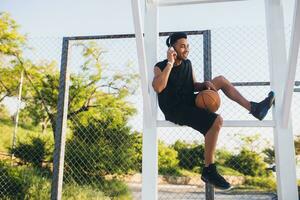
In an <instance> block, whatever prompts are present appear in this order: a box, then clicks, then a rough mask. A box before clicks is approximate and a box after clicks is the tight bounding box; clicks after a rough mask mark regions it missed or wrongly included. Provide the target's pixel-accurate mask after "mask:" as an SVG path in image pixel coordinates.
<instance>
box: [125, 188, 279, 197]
mask: <svg viewBox="0 0 300 200" xmlns="http://www.w3.org/2000/svg"><path fill="white" fill-rule="evenodd" d="M129 187H130V189H131V191H132V194H133V197H134V199H135V200H140V199H141V185H140V184H129ZM158 199H159V200H190V199H194V200H205V193H204V191H203V189H201V188H198V187H196V186H187V185H160V186H159V187H158ZM273 199H274V194H270V193H264V194H262V193H236V192H234V193H233V192H226V193H224V192H220V191H216V193H215V200H273Z"/></svg>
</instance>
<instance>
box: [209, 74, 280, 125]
mask: <svg viewBox="0 0 300 200" xmlns="http://www.w3.org/2000/svg"><path fill="white" fill-rule="evenodd" d="M211 82H212V83H213V84H214V86H215V88H216V89H217V90H219V89H221V90H222V91H223V92H224V94H225V95H226V96H227V97H228V98H230V99H231V100H233V101H235V102H237V103H238V104H240V105H241V106H243V107H244V108H246V109H247V110H248V111H250V113H251V114H252V115H253V116H254V117H255V118H257V119H259V120H263V119H264V117H265V116H266V115H267V113H268V111H269V109H270V108H271V106H272V105H273V103H274V101H275V97H274V92H272V91H271V92H269V94H268V96H267V97H266V98H265V99H264V100H262V101H261V102H259V103H256V102H252V101H251V102H249V101H248V100H247V99H246V98H244V97H243V96H242V95H241V94H240V92H239V91H238V90H237V89H236V88H235V87H234V86H233V85H232V84H231V83H230V82H229V81H228V80H227V79H226V78H225V77H223V76H217V77H216V78H214V79H213V80H212V81H211Z"/></svg>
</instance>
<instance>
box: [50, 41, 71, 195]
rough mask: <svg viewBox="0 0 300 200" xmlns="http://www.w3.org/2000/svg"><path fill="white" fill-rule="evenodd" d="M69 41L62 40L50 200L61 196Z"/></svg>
mask: <svg viewBox="0 0 300 200" xmlns="http://www.w3.org/2000/svg"><path fill="white" fill-rule="evenodd" d="M68 47H69V39H68V38H65V37H64V38H63V45H62V55H61V68H60V78H59V95H58V103H57V121H56V128H55V134H54V135H55V138H54V139H55V149H54V155H53V177H52V187H51V200H60V199H61V196H62V184H63V170H64V157H65V141H66V130H67V114H68V101H69V70H68V67H67V63H68Z"/></svg>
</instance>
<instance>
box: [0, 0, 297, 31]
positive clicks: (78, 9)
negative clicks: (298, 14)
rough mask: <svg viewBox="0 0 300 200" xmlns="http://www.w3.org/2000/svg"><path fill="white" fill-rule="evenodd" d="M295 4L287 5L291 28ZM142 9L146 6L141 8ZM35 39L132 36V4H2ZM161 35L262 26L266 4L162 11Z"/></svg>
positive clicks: (117, 0)
mask: <svg viewBox="0 0 300 200" xmlns="http://www.w3.org/2000/svg"><path fill="white" fill-rule="evenodd" d="M293 2H294V0H283V6H284V12H285V18H286V23H291V17H292V8H293ZM141 5H142V7H144V2H143V1H142V2H141ZM0 11H7V12H9V13H11V15H12V17H13V18H14V19H15V20H16V21H17V22H18V23H19V24H20V25H21V32H22V33H27V34H29V35H30V36H31V37H37V36H38V37H48V36H73V35H101V34H121V33H133V31H134V29H133V21H132V12H131V1H130V0H109V1H108V0H76V1H74V0H73V1H72V0H51V1H50V0H48V1H47V0H26V1H24V0H0ZM159 15H160V18H159V29H160V31H173V30H191V29H192V30H203V29H207V28H212V27H214V28H215V27H227V26H241V25H242V26H245V25H264V24H265V15H264V0H249V1H241V2H226V3H217V4H216V3H214V4H201V5H188V6H173V7H162V8H160V10H159Z"/></svg>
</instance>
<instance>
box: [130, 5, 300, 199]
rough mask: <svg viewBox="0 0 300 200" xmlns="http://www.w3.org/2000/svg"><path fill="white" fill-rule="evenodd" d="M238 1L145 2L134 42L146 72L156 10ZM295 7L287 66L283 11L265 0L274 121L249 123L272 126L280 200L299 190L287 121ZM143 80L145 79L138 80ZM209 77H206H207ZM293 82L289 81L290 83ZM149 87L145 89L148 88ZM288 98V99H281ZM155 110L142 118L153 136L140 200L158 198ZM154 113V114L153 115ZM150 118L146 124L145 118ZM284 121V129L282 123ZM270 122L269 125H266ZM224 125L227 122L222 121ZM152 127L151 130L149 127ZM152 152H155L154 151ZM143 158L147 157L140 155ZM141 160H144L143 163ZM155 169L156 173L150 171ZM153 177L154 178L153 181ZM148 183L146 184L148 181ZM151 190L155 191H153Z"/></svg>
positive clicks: (153, 54) (153, 52)
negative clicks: (137, 36)
mask: <svg viewBox="0 0 300 200" xmlns="http://www.w3.org/2000/svg"><path fill="white" fill-rule="evenodd" d="M229 1H238V0H146V8H145V24H146V26H145V38H144V39H143V38H140V39H139V40H137V46H142V45H143V44H144V42H145V49H146V51H145V49H142V50H143V51H144V52H143V53H145V55H146V57H144V58H142V59H147V62H146V63H147V64H148V67H147V66H144V67H145V70H146V69H147V70H148V71H149V68H150V66H152V65H153V63H156V61H157V36H158V28H157V27H158V15H159V13H158V7H159V6H173V5H187V4H201V3H219V2H229ZM296 2H297V3H295V6H294V13H295V15H294V24H293V33H292V40H291V48H290V57H289V65H288V64H287V63H288V62H287V55H286V50H285V35H284V19H283V8H282V4H281V0H265V10H266V25H267V40H268V51H269V54H268V55H269V65H270V66H269V67H270V75H271V83H270V84H271V88H272V89H273V90H274V91H275V94H276V96H275V98H276V106H275V108H273V118H274V121H271V122H258V121H255V122H250V123H251V124H244V125H248V126H250V125H252V126H263V125H266V126H267V125H268V126H272V127H274V140H275V142H274V143H275V155H276V166H277V171H276V172H277V192H278V197H279V199H280V200H286V199H291V200H292V199H297V198H298V190H297V182H296V168H295V163H296V162H295V149H294V145H293V132H292V125H291V120H289V112H290V111H289V109H290V105H291V93H292V91H293V87H292V86H293V82H294V80H295V76H294V75H295V73H293V72H294V71H295V68H296V64H295V59H296V58H297V56H298V55H297V53H298V52H297V50H295V49H297V48H299V40H300V39H299V33H298V31H300V27H299V26H300V25H299V24H300V22H299V18H300V17H299V9H300V8H299V4H298V0H296ZM140 10H141V9H140V5H139V1H138V0H132V11H133V16H134V23H135V27H136V30H137V28H138V29H139V30H140V33H136V34H140V35H141V32H142V29H143V28H142V27H143V26H142V23H141V19H136V17H140V16H141V14H140V12H141V11H140ZM148 73H149V74H148V78H149V79H150V78H151V77H150V76H151V74H152V75H153V73H151V72H148ZM141 78H146V77H141ZM208 78H209V77H208ZM149 79H148V80H147V79H146V82H148V84H149V85H150V82H149V81H150V80H152V79H150V80H149ZM290 79H292V80H290ZM282 83H285V85H284V84H282ZM149 85H148V86H147V87H148V88H149ZM149 92H150V101H151V102H152V104H154V103H155V104H156V99H155V94H154V91H153V90H152V91H151V90H150V91H149ZM284 94H285V95H287V98H284V97H285V96H284ZM156 109H157V106H155V105H154V106H153V109H152V111H153V112H152V116H150V117H149V116H145V115H144V125H145V126H144V132H146V135H148V134H152V135H153V137H151V138H149V140H147V141H146V140H144V142H146V143H144V144H143V145H144V146H143V149H145V150H143V151H145V152H148V153H149V151H150V152H151V151H152V152H151V153H149V154H147V155H148V156H149V158H148V157H143V158H144V159H143V165H144V164H145V163H146V162H147V160H151V161H152V162H151V163H149V162H148V164H149V166H147V167H145V168H144V167H143V189H142V199H143V200H145V199H149V200H150V199H151V200H152V199H157V186H156V182H157V179H156V177H157V158H156V159H155V158H153V157H154V156H157V155H155V154H156V153H157V141H156V134H157V133H156V127H157V125H158V124H161V123H157V122H155V120H156V117H155V116H156ZM283 113H284V117H283V116H282V114H283ZM153 114H154V115H153ZM147 118H148V119H149V121H148V123H147V121H146V119H147ZM282 122H284V123H285V122H287V126H286V125H285V126H284V123H282ZM268 123H269V124H268ZM225 124H226V122H225ZM151 125H152V127H151ZM235 125H236V126H241V125H242V123H241V122H240V121H238V122H236V123H233V124H231V125H230V126H235ZM153 150H154V151H153ZM143 156H146V154H143ZM144 160H146V161H145V162H144ZM144 169H151V172H149V171H144ZM153 169H155V170H153ZM152 177H154V178H152ZM147 181H148V182H147ZM150 187H152V188H154V189H153V190H151V189H150Z"/></svg>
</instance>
